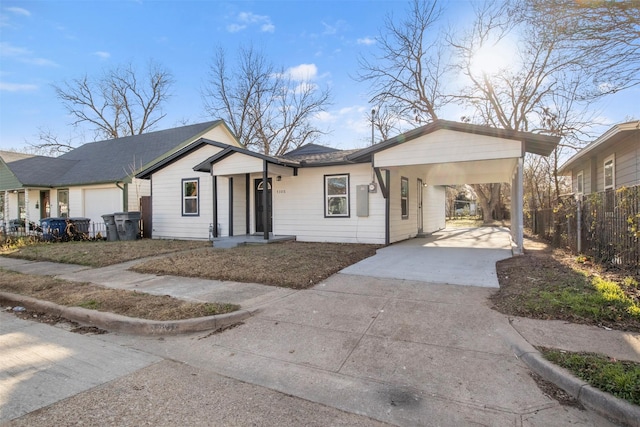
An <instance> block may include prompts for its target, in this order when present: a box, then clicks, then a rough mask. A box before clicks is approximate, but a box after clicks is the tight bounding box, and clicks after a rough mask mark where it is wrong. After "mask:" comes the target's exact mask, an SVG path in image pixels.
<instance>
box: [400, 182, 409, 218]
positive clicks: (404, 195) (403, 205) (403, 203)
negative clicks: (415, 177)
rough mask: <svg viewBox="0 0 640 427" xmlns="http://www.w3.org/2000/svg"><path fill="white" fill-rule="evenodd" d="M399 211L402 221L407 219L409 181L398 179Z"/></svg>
mask: <svg viewBox="0 0 640 427" xmlns="http://www.w3.org/2000/svg"><path fill="white" fill-rule="evenodd" d="M400 210H401V211H402V219H407V218H409V179H407V178H405V177H401V178H400Z"/></svg>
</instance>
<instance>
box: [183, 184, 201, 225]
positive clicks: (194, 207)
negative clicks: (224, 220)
mask: <svg viewBox="0 0 640 427" xmlns="http://www.w3.org/2000/svg"><path fill="white" fill-rule="evenodd" d="M198 187H200V178H187V179H183V180H182V216H198V215H199V214H200V211H199V207H200V200H199V198H198V194H199V193H198Z"/></svg>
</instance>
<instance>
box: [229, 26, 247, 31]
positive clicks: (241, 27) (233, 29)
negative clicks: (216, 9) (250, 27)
mask: <svg viewBox="0 0 640 427" xmlns="http://www.w3.org/2000/svg"><path fill="white" fill-rule="evenodd" d="M245 28H247V26H246V25H240V24H229V25H227V31H229V32H230V33H237V32H238V31H242V30H244V29H245Z"/></svg>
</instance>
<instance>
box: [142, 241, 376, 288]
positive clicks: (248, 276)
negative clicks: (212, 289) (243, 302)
mask: <svg viewBox="0 0 640 427" xmlns="http://www.w3.org/2000/svg"><path fill="white" fill-rule="evenodd" d="M378 248H379V246H376V245H360V244H339V243H305V242H282V243H272V244H268V245H250V246H239V247H236V248H233V249H216V248H206V249H199V250H195V251H192V252H191V253H189V254H175V255H170V256H167V257H164V258H161V259H156V260H150V261H147V262H145V263H143V264H140V265H136V266H135V267H134V268H133V270H134V271H138V272H142V273H152V274H166V275H174V276H190V277H200V278H205V279H214V280H230V281H236V282H250V283H261V284H265V285H273V286H283V287H288V288H295V289H303V288H307V287H309V286H311V285H314V284H316V283H318V282H320V281H321V280H324V279H326V278H327V277H329V276H331V275H332V274H335V273H337V272H338V271H340V270H341V269H343V268H345V267H347V266H349V265H351V264H354V263H356V262H358V261H360V260H362V259H364V258H368V257H370V256H372V255H375V253H376V250H377V249H378Z"/></svg>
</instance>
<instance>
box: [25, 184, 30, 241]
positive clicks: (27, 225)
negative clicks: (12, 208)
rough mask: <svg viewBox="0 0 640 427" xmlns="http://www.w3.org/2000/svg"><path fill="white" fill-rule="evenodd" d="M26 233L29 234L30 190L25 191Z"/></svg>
mask: <svg viewBox="0 0 640 427" xmlns="http://www.w3.org/2000/svg"><path fill="white" fill-rule="evenodd" d="M24 233H25V234H29V189H28V188H25V189H24Z"/></svg>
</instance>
